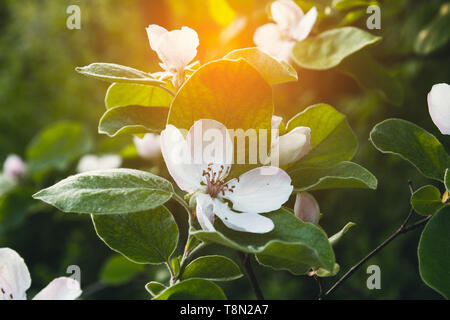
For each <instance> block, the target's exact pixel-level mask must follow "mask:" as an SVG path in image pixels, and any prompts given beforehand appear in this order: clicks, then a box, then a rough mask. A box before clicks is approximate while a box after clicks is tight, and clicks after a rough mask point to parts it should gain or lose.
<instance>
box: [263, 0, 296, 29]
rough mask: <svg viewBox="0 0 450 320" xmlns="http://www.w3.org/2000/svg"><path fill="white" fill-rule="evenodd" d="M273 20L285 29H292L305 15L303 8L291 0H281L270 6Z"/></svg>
mask: <svg viewBox="0 0 450 320" xmlns="http://www.w3.org/2000/svg"><path fill="white" fill-rule="evenodd" d="M270 12H271V13H272V18H273V20H274V21H275V22H276V23H277V24H278V25H279V26H280V27H281V28H282V29H284V30H289V29H292V28H293V27H294V26H296V25H297V23H298V22H299V21H300V19H301V18H302V17H303V11H302V9H301V8H300V7H299V6H297V4H295V2H294V1H291V0H279V1H275V2H273V3H272V5H271V6H270Z"/></svg>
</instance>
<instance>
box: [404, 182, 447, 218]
mask: <svg viewBox="0 0 450 320" xmlns="http://www.w3.org/2000/svg"><path fill="white" fill-rule="evenodd" d="M411 205H412V206H413V208H414V210H415V211H416V212H417V213H418V214H421V215H423V216H429V215H432V214H435V213H436V212H437V211H439V210H440V209H441V208H442V207H443V206H444V204H443V203H442V199H441V192H440V191H439V189H438V188H436V187H434V186H432V185H428V186H423V187H422V188H420V189H417V190H416V191H415V192H414V193H413V195H412V196H411Z"/></svg>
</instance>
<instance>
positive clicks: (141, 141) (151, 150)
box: [133, 133, 161, 160]
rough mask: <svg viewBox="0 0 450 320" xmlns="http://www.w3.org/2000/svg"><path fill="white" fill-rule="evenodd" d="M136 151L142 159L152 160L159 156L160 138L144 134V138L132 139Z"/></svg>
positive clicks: (155, 135)
mask: <svg viewBox="0 0 450 320" xmlns="http://www.w3.org/2000/svg"><path fill="white" fill-rule="evenodd" d="M133 142H134V145H135V146H136V150H137V152H138V154H139V156H141V157H142V158H144V159H147V160H152V159H155V158H157V157H158V156H159V155H160V154H161V142H160V136H159V135H157V134H154V133H146V134H145V135H144V137H142V138H139V137H136V136H134V137H133Z"/></svg>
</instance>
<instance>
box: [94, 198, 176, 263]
mask: <svg viewBox="0 0 450 320" xmlns="http://www.w3.org/2000/svg"><path fill="white" fill-rule="evenodd" d="M92 221H93V222H94V227H95V230H96V232H97V235H98V236H99V237H100V238H101V239H102V240H103V241H104V242H105V243H106V244H107V245H108V246H109V247H110V248H111V249H113V250H114V251H117V252H119V253H121V254H123V255H124V256H125V257H127V258H128V259H130V260H131V261H134V262H136V263H152V264H157V263H164V262H167V261H168V260H169V258H170V256H171V255H172V253H173V252H174V250H175V248H176V247H177V243H178V227H177V224H176V222H175V219H174V218H173V216H172V214H171V213H170V212H169V210H167V209H166V208H165V207H164V206H160V207H157V208H155V209H151V210H148V211H143V212H134V213H128V214H117V215H102V216H95V215H92Z"/></svg>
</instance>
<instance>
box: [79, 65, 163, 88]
mask: <svg viewBox="0 0 450 320" xmlns="http://www.w3.org/2000/svg"><path fill="white" fill-rule="evenodd" d="M75 70H76V71H77V72H79V73H81V74H83V75H85V76H88V77H93V78H96V79H99V80H103V81H108V82H128V83H141V84H154V85H160V84H164V82H163V81H160V80H158V79H155V78H154V77H153V76H152V75H150V74H148V73H146V72H144V71H141V70H137V69H134V68H130V67H127V66H122V65H120V64H115V63H101V62H95V63H91V64H90V65H88V66H85V67H77V68H75Z"/></svg>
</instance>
